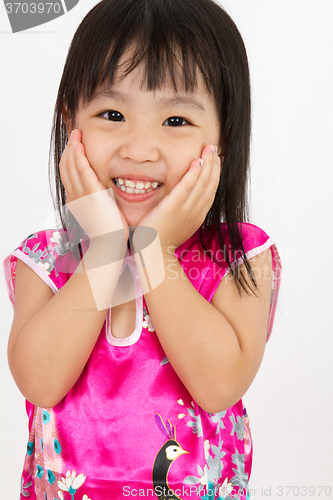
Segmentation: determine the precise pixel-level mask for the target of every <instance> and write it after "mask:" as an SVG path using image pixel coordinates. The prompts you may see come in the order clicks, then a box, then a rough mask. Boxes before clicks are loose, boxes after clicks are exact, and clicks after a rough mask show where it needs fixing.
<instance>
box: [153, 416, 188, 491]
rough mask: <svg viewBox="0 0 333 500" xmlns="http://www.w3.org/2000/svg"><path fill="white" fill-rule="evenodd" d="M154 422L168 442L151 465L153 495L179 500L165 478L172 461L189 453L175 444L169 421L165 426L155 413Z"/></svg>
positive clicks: (173, 427) (174, 430) (174, 434)
mask: <svg viewBox="0 0 333 500" xmlns="http://www.w3.org/2000/svg"><path fill="white" fill-rule="evenodd" d="M155 421H156V424H157V426H158V428H159V429H160V430H161V431H162V432H163V434H164V435H165V436H166V437H167V438H168V441H167V442H166V443H164V445H163V446H162V448H161V449H160V450H159V452H158V453H157V455H156V458H155V461H154V465H153V473H152V475H153V486H154V490H155V495H156V496H157V498H159V500H181V498H179V497H178V496H176V495H175V494H174V492H173V491H172V489H171V488H170V487H169V484H168V478H167V476H168V472H169V469H170V467H171V465H172V463H173V461H174V460H176V458H178V457H180V455H183V454H184V453H189V452H188V451H185V450H183V449H182V448H181V446H180V445H179V443H177V441H176V428H175V426H174V425H171V423H170V421H169V420H167V423H166V425H165V424H164V422H163V420H162V417H161V416H160V415H159V414H158V413H156V415H155Z"/></svg>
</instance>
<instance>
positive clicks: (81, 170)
mask: <svg viewBox="0 0 333 500" xmlns="http://www.w3.org/2000/svg"><path fill="white" fill-rule="evenodd" d="M81 139H82V133H81V131H80V130H78V129H75V130H73V132H72V134H71V136H70V139H69V141H68V143H67V145H66V148H65V150H64V152H63V154H62V157H61V161H60V164H59V169H60V176H61V180H62V182H63V185H64V187H65V191H66V198H67V207H68V209H69V210H70V211H71V212H72V214H73V215H74V217H75V218H76V220H77V221H78V223H79V224H80V226H81V227H82V228H83V229H84V231H85V232H86V233H87V235H88V236H89V238H90V239H91V238H94V237H96V236H101V235H110V233H113V232H114V231H119V230H124V236H125V235H126V239H128V237H129V229H128V225H127V222H126V219H125V217H124V216H123V214H122V213H121V211H120V210H119V209H118V207H117V205H116V202H115V199H114V195H113V191H112V189H111V188H110V189H108V190H107V189H105V188H104V186H103V184H102V183H101V182H100V181H99V180H98V178H97V175H96V174H95V172H94V170H93V169H92V168H91V166H90V164H89V162H88V159H87V157H86V156H85V151H84V146H83V144H82V142H81Z"/></svg>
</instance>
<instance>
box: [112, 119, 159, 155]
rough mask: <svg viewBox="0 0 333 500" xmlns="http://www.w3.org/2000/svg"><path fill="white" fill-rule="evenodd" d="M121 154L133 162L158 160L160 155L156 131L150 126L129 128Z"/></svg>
mask: <svg viewBox="0 0 333 500" xmlns="http://www.w3.org/2000/svg"><path fill="white" fill-rule="evenodd" d="M119 154H120V156H121V158H123V159H130V160H132V162H133V163H138V164H139V163H145V162H148V161H150V162H156V161H157V160H158V159H159V157H160V149H159V146H158V141H157V137H156V133H155V132H154V130H152V128H151V127H149V126H140V125H138V126H136V127H131V129H127V131H126V133H125V134H124V139H123V141H122V144H121V147H120V150H119Z"/></svg>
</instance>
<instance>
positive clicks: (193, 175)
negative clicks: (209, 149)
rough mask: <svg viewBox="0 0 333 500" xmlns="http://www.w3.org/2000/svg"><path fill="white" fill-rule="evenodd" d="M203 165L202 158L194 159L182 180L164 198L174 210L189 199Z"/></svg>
mask: <svg viewBox="0 0 333 500" xmlns="http://www.w3.org/2000/svg"><path fill="white" fill-rule="evenodd" d="M203 163H204V162H203V159H202V158H197V159H195V160H194V161H193V162H192V163H191V165H190V167H189V169H188V171H187V172H186V173H185V175H184V176H183V178H182V179H181V180H180V181H179V182H178V184H176V186H175V187H174V188H173V190H172V191H171V193H170V194H169V195H168V196H167V197H166V198H165V200H167V202H168V203H171V204H172V203H173V204H174V208H177V209H178V208H179V206H182V205H183V204H184V203H185V201H186V200H187V198H188V197H189V195H190V193H191V191H192V189H193V187H194V186H195V184H196V182H197V179H198V176H199V174H200V170H201V168H202V165H203ZM162 202H163V200H162Z"/></svg>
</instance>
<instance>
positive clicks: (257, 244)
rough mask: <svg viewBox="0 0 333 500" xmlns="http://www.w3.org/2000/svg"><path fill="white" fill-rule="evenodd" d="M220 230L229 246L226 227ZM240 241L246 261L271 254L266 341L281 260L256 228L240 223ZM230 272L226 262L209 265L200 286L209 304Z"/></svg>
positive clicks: (233, 262) (234, 263) (237, 261)
mask: <svg viewBox="0 0 333 500" xmlns="http://www.w3.org/2000/svg"><path fill="white" fill-rule="evenodd" d="M221 229H222V232H223V233H224V237H225V242H226V244H227V245H228V244H229V238H228V234H227V230H226V225H225V224H223V223H221ZM242 239H243V246H244V251H245V254H246V257H247V258H248V259H252V258H253V257H255V256H256V255H259V254H260V253H262V252H264V251H265V250H267V249H268V248H270V249H271V253H272V291H271V299H270V309H269V317H268V326H267V340H268V339H269V338H270V336H271V333H272V329H273V324H274V318H275V312H276V308H277V302H278V296H279V290H280V281H281V270H282V265H281V259H280V256H279V253H278V250H277V247H276V244H275V241H274V240H273V239H272V238H270V237H269V236H268V235H267V234H266V233H265V231H263V230H262V229H260V228H259V227H258V226H255V225H253V224H248V223H242ZM242 263H243V259H242V258H239V259H233V258H232V257H231V265H232V267H233V268H234V267H237V266H239V265H240V264H242ZM229 272H231V270H230V269H229V268H228V266H227V263H226V262H221V266H219V265H218V264H216V263H215V262H212V263H211V266H210V268H209V271H208V272H207V275H206V279H205V281H204V283H203V284H202V289H203V291H204V295H205V296H206V298H207V300H209V302H210V301H211V300H212V298H213V296H214V294H215V292H216V290H217V288H218V286H219V284H220V282H221V280H222V278H224V277H225V276H226V275H227V274H228V273H229Z"/></svg>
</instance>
